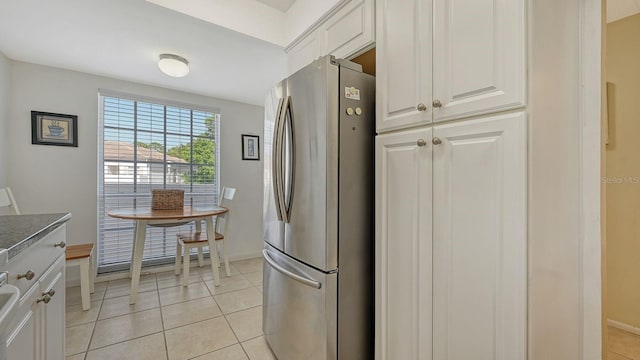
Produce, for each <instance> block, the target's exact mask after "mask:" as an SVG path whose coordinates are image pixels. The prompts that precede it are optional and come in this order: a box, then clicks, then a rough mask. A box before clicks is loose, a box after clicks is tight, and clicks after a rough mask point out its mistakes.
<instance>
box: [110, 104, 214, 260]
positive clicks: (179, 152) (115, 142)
mask: <svg viewBox="0 0 640 360" xmlns="http://www.w3.org/2000/svg"><path fill="white" fill-rule="evenodd" d="M100 105H101V106H100V120H101V125H100V130H101V134H100V141H99V149H98V151H99V156H100V164H99V168H98V170H99V178H98V181H99V184H98V187H99V189H98V195H99V201H98V221H99V226H98V239H99V240H98V271H99V272H109V271H117V270H122V269H126V268H128V267H129V263H130V261H131V250H132V244H133V237H134V227H135V224H134V222H133V221H128V220H119V219H114V218H111V217H109V216H108V215H107V212H108V211H110V210H112V209H117V208H131V207H136V206H138V207H142V206H151V189H158V188H166V189H182V190H184V191H185V205H191V206H211V205H215V204H217V200H218V179H219V171H218V164H219V161H218V155H219V141H218V133H219V131H218V130H219V125H220V116H219V115H218V114H217V112H216V111H215V110H210V111H206V110H202V109H193V108H192V107H190V106H182V105H175V104H166V103H165V104H163V103H162V102H161V101H157V100H151V101H148V100H142V99H135V98H131V97H128V96H127V97H124V96H106V95H105V94H102V96H100ZM203 225H204V224H203ZM192 226H193V224H187V225H183V226H180V227H148V228H147V238H146V242H145V248H144V256H143V265H155V264H163V263H171V262H173V261H174V259H175V254H176V235H175V234H176V233H178V232H188V231H191V227H192Z"/></svg>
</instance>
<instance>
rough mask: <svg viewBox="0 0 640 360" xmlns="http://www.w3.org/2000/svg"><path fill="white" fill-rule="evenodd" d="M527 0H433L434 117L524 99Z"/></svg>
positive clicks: (469, 112)
mask: <svg viewBox="0 0 640 360" xmlns="http://www.w3.org/2000/svg"><path fill="white" fill-rule="evenodd" d="M524 14H525V12H524V1H523V0H509V1H495V0H434V30H433V32H434V40H433V44H434V47H433V53H434V54H435V55H436V56H435V57H434V59H433V74H434V75H433V76H434V79H433V97H434V99H438V100H440V101H441V102H442V104H443V106H442V107H440V108H434V112H433V119H434V121H442V120H446V119H452V118H459V117H464V116H470V115H475V114H481V113H489V112H495V111H498V110H502V109H508V108H516V107H520V106H523V105H524V101H525V79H526V77H525V74H526V68H525V45H526V42H525V40H526V39H525V24H526V21H525V15H524Z"/></svg>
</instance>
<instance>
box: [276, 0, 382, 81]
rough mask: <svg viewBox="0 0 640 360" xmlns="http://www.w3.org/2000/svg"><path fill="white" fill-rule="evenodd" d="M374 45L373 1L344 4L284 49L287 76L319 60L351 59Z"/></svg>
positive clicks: (361, 0)
mask: <svg viewBox="0 0 640 360" xmlns="http://www.w3.org/2000/svg"><path fill="white" fill-rule="evenodd" d="M374 41H375V11H374V0H350V1H346V2H344V4H343V5H342V6H341V7H339V8H337V9H334V10H333V11H332V12H330V13H328V14H326V15H325V16H324V17H323V18H321V19H320V20H319V21H318V23H316V24H314V25H313V26H312V27H311V28H310V29H309V30H307V33H306V35H303V36H302V37H301V38H299V39H296V40H295V41H294V43H293V44H292V45H291V46H290V47H288V48H287V49H286V51H287V54H288V60H289V75H291V74H293V73H294V72H296V71H298V70H300V69H301V68H303V67H304V66H306V65H308V64H310V63H311V62H313V61H314V60H316V59H317V58H319V57H321V56H325V55H333V56H335V57H336V58H344V59H349V58H352V57H354V56H356V55H358V54H360V53H362V52H363V51H365V50H367V49H369V48H371V47H372V46H373V43H374Z"/></svg>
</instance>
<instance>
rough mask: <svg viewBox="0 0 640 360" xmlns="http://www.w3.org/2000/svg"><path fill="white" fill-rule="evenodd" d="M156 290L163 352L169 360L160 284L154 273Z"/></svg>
mask: <svg viewBox="0 0 640 360" xmlns="http://www.w3.org/2000/svg"><path fill="white" fill-rule="evenodd" d="M156 292H157V294H158V306H159V307H160V322H161V323H162V338H163V339H164V353H165V355H166V356H167V360H169V344H168V343H167V330H166V329H165V327H164V316H163V315H162V303H161V302H160V286H159V285H158V275H156Z"/></svg>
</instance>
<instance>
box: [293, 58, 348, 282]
mask: <svg viewBox="0 0 640 360" xmlns="http://www.w3.org/2000/svg"><path fill="white" fill-rule="evenodd" d="M286 86H287V91H286V92H287V95H288V96H290V98H289V110H290V113H289V114H290V118H289V120H291V129H292V136H291V139H292V141H293V146H289V147H286V146H285V148H286V149H289V150H291V149H294V151H295V154H294V155H295V156H290V155H291V154H284V158H285V159H292V160H293V164H292V165H291V166H290V167H289V168H287V169H286V170H287V171H291V172H292V173H291V178H290V181H288V182H286V185H287V186H289V185H293V184H294V187H295V190H294V191H293V194H292V197H291V199H290V202H287V208H288V211H289V214H290V216H289V219H288V223H287V224H285V242H284V252H285V253H286V254H288V255H289V256H291V257H293V258H295V259H298V260H300V261H302V262H303V263H305V264H308V265H310V266H313V267H314V268H316V269H320V270H322V271H326V272H329V271H333V270H335V269H337V267H338V242H337V237H338V150H339V149H338V105H339V104H338V66H337V65H335V64H334V63H333V62H332V58H331V57H325V58H321V59H319V60H317V61H315V62H313V63H312V64H310V65H309V66H307V67H305V68H304V69H302V70H300V71H298V72H296V73H295V74H293V75H292V76H291V77H289V78H288V79H287V84H286ZM287 115H288V114H287ZM285 178H287V177H285ZM285 193H286V194H287V195H288V194H289V193H288V192H285Z"/></svg>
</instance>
